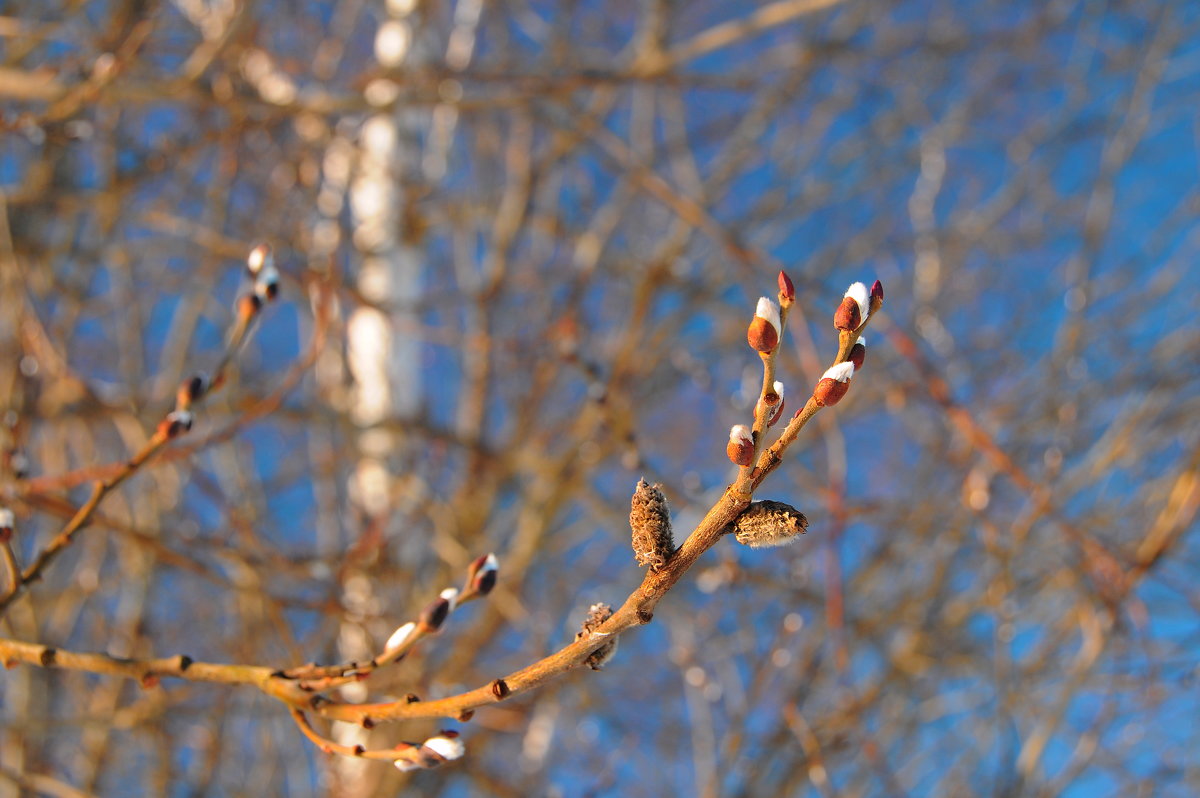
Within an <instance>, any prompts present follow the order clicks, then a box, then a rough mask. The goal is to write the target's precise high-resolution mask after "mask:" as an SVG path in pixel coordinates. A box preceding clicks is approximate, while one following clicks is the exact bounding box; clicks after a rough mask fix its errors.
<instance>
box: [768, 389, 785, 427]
mask: <svg viewBox="0 0 1200 798" xmlns="http://www.w3.org/2000/svg"><path fill="white" fill-rule="evenodd" d="M786 404H787V400H785V399H784V398H783V397H782V396H781V397H779V404H777V405H775V409H774V410H773V411H772V412H771V417H770V418H769V419H767V426H768V427H773V426H775V425H776V424H777V423H778V422H779V419H781V418H783V408H784V406H785V405H786Z"/></svg>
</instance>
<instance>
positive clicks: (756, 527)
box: [733, 499, 808, 548]
mask: <svg viewBox="0 0 1200 798" xmlns="http://www.w3.org/2000/svg"><path fill="white" fill-rule="evenodd" d="M807 528H808V519H807V518H805V517H804V513H802V512H800V511H799V510H797V509H796V508H795V507H792V506H791V505H789V504H784V503H783V502H775V501H771V500H769V499H768V500H764V501H758V502H753V503H752V504H751V505H750V506H749V507H747V508H746V509H745V511H743V512H742V514H741V515H739V516H738V517H737V519H736V520H735V521H734V522H733V532H734V537H736V538H737V542H738V543H741V544H743V545H746V546H752V547H754V548H765V547H768V546H782V545H784V544H785V543H791V542H792V541H793V540H795V539H796V537H797V536H799V535H802V534H804V530H805V529H807Z"/></svg>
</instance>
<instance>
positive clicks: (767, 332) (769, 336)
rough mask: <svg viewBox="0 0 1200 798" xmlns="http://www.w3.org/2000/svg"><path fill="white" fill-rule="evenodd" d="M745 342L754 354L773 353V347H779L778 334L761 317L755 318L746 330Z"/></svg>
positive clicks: (769, 323)
mask: <svg viewBox="0 0 1200 798" xmlns="http://www.w3.org/2000/svg"><path fill="white" fill-rule="evenodd" d="M746 342H747V343H748V344H750V348H751V349H753V350H754V351H756V352H762V353H764V354H766V353H768V352H774V351H775V347H777V346H779V332H778V331H777V330H776V329H775V327H774V326H773V325H772V324H771V322H769V321H767V320H766V319H764V318H762V317H761V316H755V317H754V321H752V322H750V326H749V327H748V328H747V329H746Z"/></svg>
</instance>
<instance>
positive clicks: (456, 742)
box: [425, 734, 467, 760]
mask: <svg viewBox="0 0 1200 798" xmlns="http://www.w3.org/2000/svg"><path fill="white" fill-rule="evenodd" d="M425 747H426V748H428V749H429V750H430V751H433V752H434V753H435V754H437V755H438V756H440V757H441V758H442V759H446V760H450V759H459V758H460V757H462V755H463V754H465V753H466V752H467V747H466V746H465V745H463V741H462V740H460V739H458V738H457V737H448V736H446V735H445V734H439V735H437V736H436V737H430V738H429V739H428V740H426V741H425Z"/></svg>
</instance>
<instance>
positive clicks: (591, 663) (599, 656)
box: [575, 602, 617, 671]
mask: <svg viewBox="0 0 1200 798" xmlns="http://www.w3.org/2000/svg"><path fill="white" fill-rule="evenodd" d="M612 614H613V611H612V607H610V606H608V605H607V604H604V603H603V602H597V603H596V604H593V605H592V606H591V607H589V608H588V614H587V617H586V618H584V619H583V625H582V626H580V627H579V631H578V632H576V633H575V639H576V640H586V639H587V638H589V637H591V636H592V633H593V632H595V631H596V630H597V629H599V628H600V624H602V623H604V622H605V621H607V620H608V619H609V618H611V617H612ZM616 651H617V638H615V637H613V638H612V639H610V640H609V641H608V642H607V643H605V644H604V645H602V646H600V648H598V649H596V650H595V651H593V652H592V653H591V654H589V655H588V658H587V659H586V660H584V664H585V665H587V666H588V667H589V668H591V669H592V670H594V671H598V670H600V669H601V668H603V667H604V664H605V663H606V662H608V661H609V660H610V659H612V656H613V654H615V653H616Z"/></svg>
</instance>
